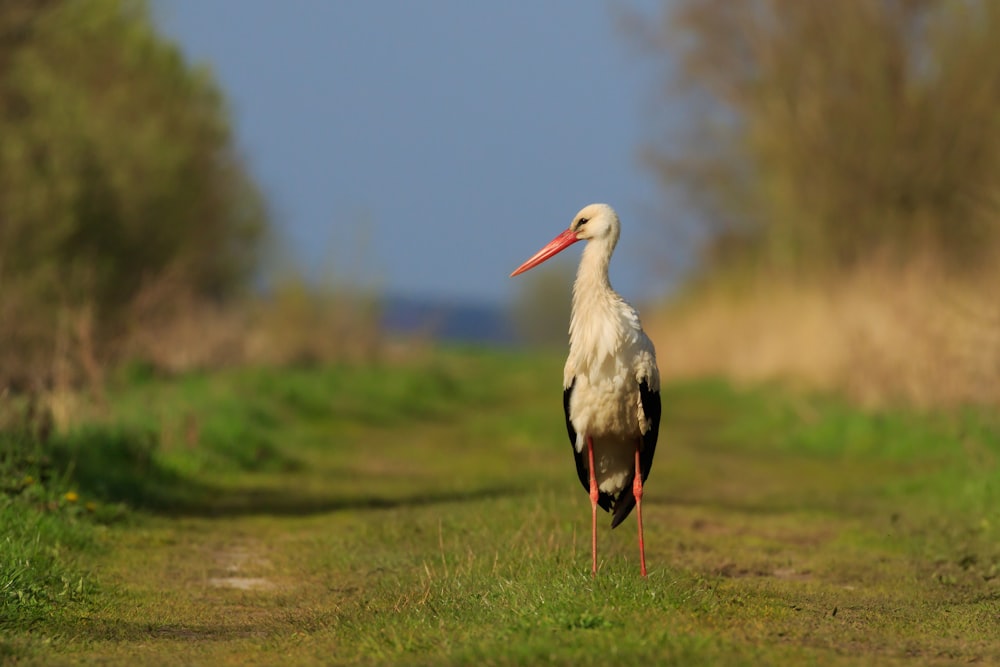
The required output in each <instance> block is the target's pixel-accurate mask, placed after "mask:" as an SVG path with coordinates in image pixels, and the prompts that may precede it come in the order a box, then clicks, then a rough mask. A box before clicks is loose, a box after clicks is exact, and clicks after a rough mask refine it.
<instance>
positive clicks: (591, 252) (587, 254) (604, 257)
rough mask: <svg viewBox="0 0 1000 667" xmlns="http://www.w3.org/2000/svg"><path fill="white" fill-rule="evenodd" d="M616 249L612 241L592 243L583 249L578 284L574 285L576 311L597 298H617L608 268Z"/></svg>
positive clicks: (577, 278) (578, 271) (578, 270)
mask: <svg viewBox="0 0 1000 667" xmlns="http://www.w3.org/2000/svg"><path fill="white" fill-rule="evenodd" d="M614 249H615V244H614V242H613V241H610V240H608V241H605V240H600V241H597V240H595V241H590V242H589V243H587V246H586V247H585V248H584V249H583V256H582V257H581V258H580V267H579V268H578V269H577V272H576V282H575V283H574V284H573V308H574V310H576V309H577V307H579V306H585V305H586V303H587V302H589V301H592V300H593V299H595V298H597V299H601V298H608V297H617V295H616V294H615V292H614V290H613V289H611V280H610V279H609V278H608V267H609V266H610V264H611V253H612V252H614Z"/></svg>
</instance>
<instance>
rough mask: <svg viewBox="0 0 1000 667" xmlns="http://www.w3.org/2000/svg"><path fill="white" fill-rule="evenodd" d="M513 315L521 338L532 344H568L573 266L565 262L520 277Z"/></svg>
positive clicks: (533, 270)
mask: <svg viewBox="0 0 1000 667" xmlns="http://www.w3.org/2000/svg"><path fill="white" fill-rule="evenodd" d="M517 280H518V281H520V284H519V290H518V292H517V296H516V298H515V301H514V307H513V311H512V313H513V318H514V325H515V327H516V331H517V335H518V337H519V338H520V339H521V340H523V341H524V342H526V343H529V344H531V345H539V346H547V347H566V345H568V341H569V334H568V331H569V318H570V311H571V309H572V294H573V268H572V265H570V264H566V263H565V262H556V263H554V264H548V265H546V266H540V267H538V268H535V269H532V270H531V271H530V272H528V273H525V274H524V275H523V276H518V278H517Z"/></svg>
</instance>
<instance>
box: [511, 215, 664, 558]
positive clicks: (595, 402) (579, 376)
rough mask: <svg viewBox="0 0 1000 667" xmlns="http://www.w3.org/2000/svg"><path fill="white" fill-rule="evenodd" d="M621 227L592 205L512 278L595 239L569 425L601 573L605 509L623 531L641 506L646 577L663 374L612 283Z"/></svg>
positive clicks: (571, 361) (568, 399)
mask: <svg viewBox="0 0 1000 667" xmlns="http://www.w3.org/2000/svg"><path fill="white" fill-rule="evenodd" d="M620 229H621V225H620V223H619V220H618V216H617V215H616V214H615V212H614V210H613V209H612V208H611V207H610V206H608V205H607V204H591V205H590V206H587V207H585V208H583V209H582V210H581V211H580V212H579V213H577V214H576V216H575V217H574V218H573V222H572V223H571V224H570V227H569V229H567V230H566V231H565V232H563V233H562V234H560V235H559V236H557V237H556V238H555V239H553V240H552V241H551V242H550V243H549V244H548V245H546V246H545V247H544V248H542V249H541V250H540V251H538V252H537V253H536V254H535V255H534V256H533V257H531V258H530V259H529V260H528V261H526V262H525V263H524V264H522V265H521V266H520V267H518V268H517V269H516V270H515V271H514V272H513V273H512V274H511V275H512V276H514V275H517V274H519V273H522V272H524V271H527V270H528V269H530V268H532V267H534V266H537V265H538V264H541V263H542V262H544V261H545V260H546V259H549V258H550V257H552V256H553V255H555V254H557V253H558V252H560V251H562V250H564V249H565V248H567V247H569V246H570V245H572V244H573V243H575V242H577V241H587V242H588V243H587V247H586V248H585V249H584V251H583V256H582V258H581V260H580V266H579V269H578V271H577V277H576V282H575V283H574V285H573V314H572V318H571V320H570V327H569V339H570V342H569V357H568V358H567V359H566V367H565V370H564V373H563V390H564V393H563V405H564V408H565V412H566V426H567V430H568V433H569V436H570V441H571V443H572V445H573V451H574V458H575V460H576V464H577V473H578V475H579V477H580V482H581V483H582V484H583V486H584V488H585V489H587V490H588V491H589V492H590V496H591V505H592V510H593V523H592V527H593V563H592V565H593V571H594V572H595V573H596V571H597V527H596V516H597V507H598V506H600V507H602V508H604V509H605V510H614V518H613V520H612V524H611V525H612V527H615V526H617V525H618V524H619V523H621V522H622V521H623V520H624V519H625V517H627V516H628V514H629V513H630V512H631V510H632V508H633V507H636V506H638V511H637V516H638V523H639V550H640V560H641V563H642V574H643V576H645V574H646V564H645V553H644V545H643V536H642V505H641V501H642V483H643V482H644V481H645V479H646V477H647V475H648V474H649V468H650V466H651V465H652V460H653V453H654V451H655V448H656V438H657V431H658V428H659V420H660V397H659V391H660V375H659V370H658V369H657V367H656V352H655V350H654V348H653V343H652V342H651V341H650V340H649V337H648V336H646V334H645V332H644V331H643V330H642V325H641V323H640V322H639V314H638V313H637V312H636V310H635V308H633V307H632V306H631V305H629V304H628V303H627V302H626V301H625V300H624V299H622V297H621V296H619V295H618V293H617V292H615V291H614V290H613V289H612V288H611V283H610V281H609V279H608V266H609V264H610V261H611V254H612V253H613V252H614V249H615V245H616V244H617V243H618V237H619V234H620ZM591 460H593V465H591V463H590V462H591ZM591 469H593V474H591ZM637 472H638V474H637Z"/></svg>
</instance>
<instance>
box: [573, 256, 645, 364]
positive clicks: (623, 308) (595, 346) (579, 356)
mask: <svg viewBox="0 0 1000 667" xmlns="http://www.w3.org/2000/svg"><path fill="white" fill-rule="evenodd" d="M617 240H618V239H617V238H608V239H600V240H597V239H595V240H592V241H590V242H589V243H587V247H586V248H584V250H583V257H582V258H581V259H580V268H579V269H578V270H577V274H576V282H575V283H573V314H572V317H571V319H570V325H569V360H568V361H569V363H570V364H572V366H573V367H574V368H575V369H576V372H584V373H588V372H590V371H591V370H596V368H598V367H600V366H601V365H603V364H604V363H605V362H606V361H607V359H608V358H609V357H611V356H613V355H614V353H615V351H616V350H619V349H621V347H622V343H623V342H624V338H625V336H627V335H628V333H629V330H630V329H631V327H630V317H629V316H630V314H631V313H632V309H631V307H630V306H629V305H628V304H626V303H625V302H624V301H623V300H622V298H621V297H620V296H619V295H618V294H617V293H616V292H615V291H614V290H613V289H612V288H611V281H610V280H609V278H608V266H609V264H610V262H611V253H612V252H613V251H614V247H615V242H616V241H617Z"/></svg>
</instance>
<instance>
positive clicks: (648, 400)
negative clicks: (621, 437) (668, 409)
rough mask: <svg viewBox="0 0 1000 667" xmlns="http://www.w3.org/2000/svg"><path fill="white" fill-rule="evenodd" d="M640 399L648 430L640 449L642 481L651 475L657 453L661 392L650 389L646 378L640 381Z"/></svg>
mask: <svg viewBox="0 0 1000 667" xmlns="http://www.w3.org/2000/svg"><path fill="white" fill-rule="evenodd" d="M639 400H640V401H641V402H642V412H643V414H645V415H646V426H647V429H646V432H645V433H643V434H642V449H641V450H640V451H639V467H640V468H642V481H644V482H645V481H646V478H647V477H649V470H650V468H652V467H653V454H655V453H656V438H657V435H658V434H659V432H660V411H661V406H660V392H659V391H650V389H649V382H648V381H647V379H646V378H643V379H642V382H640V383H639Z"/></svg>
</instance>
